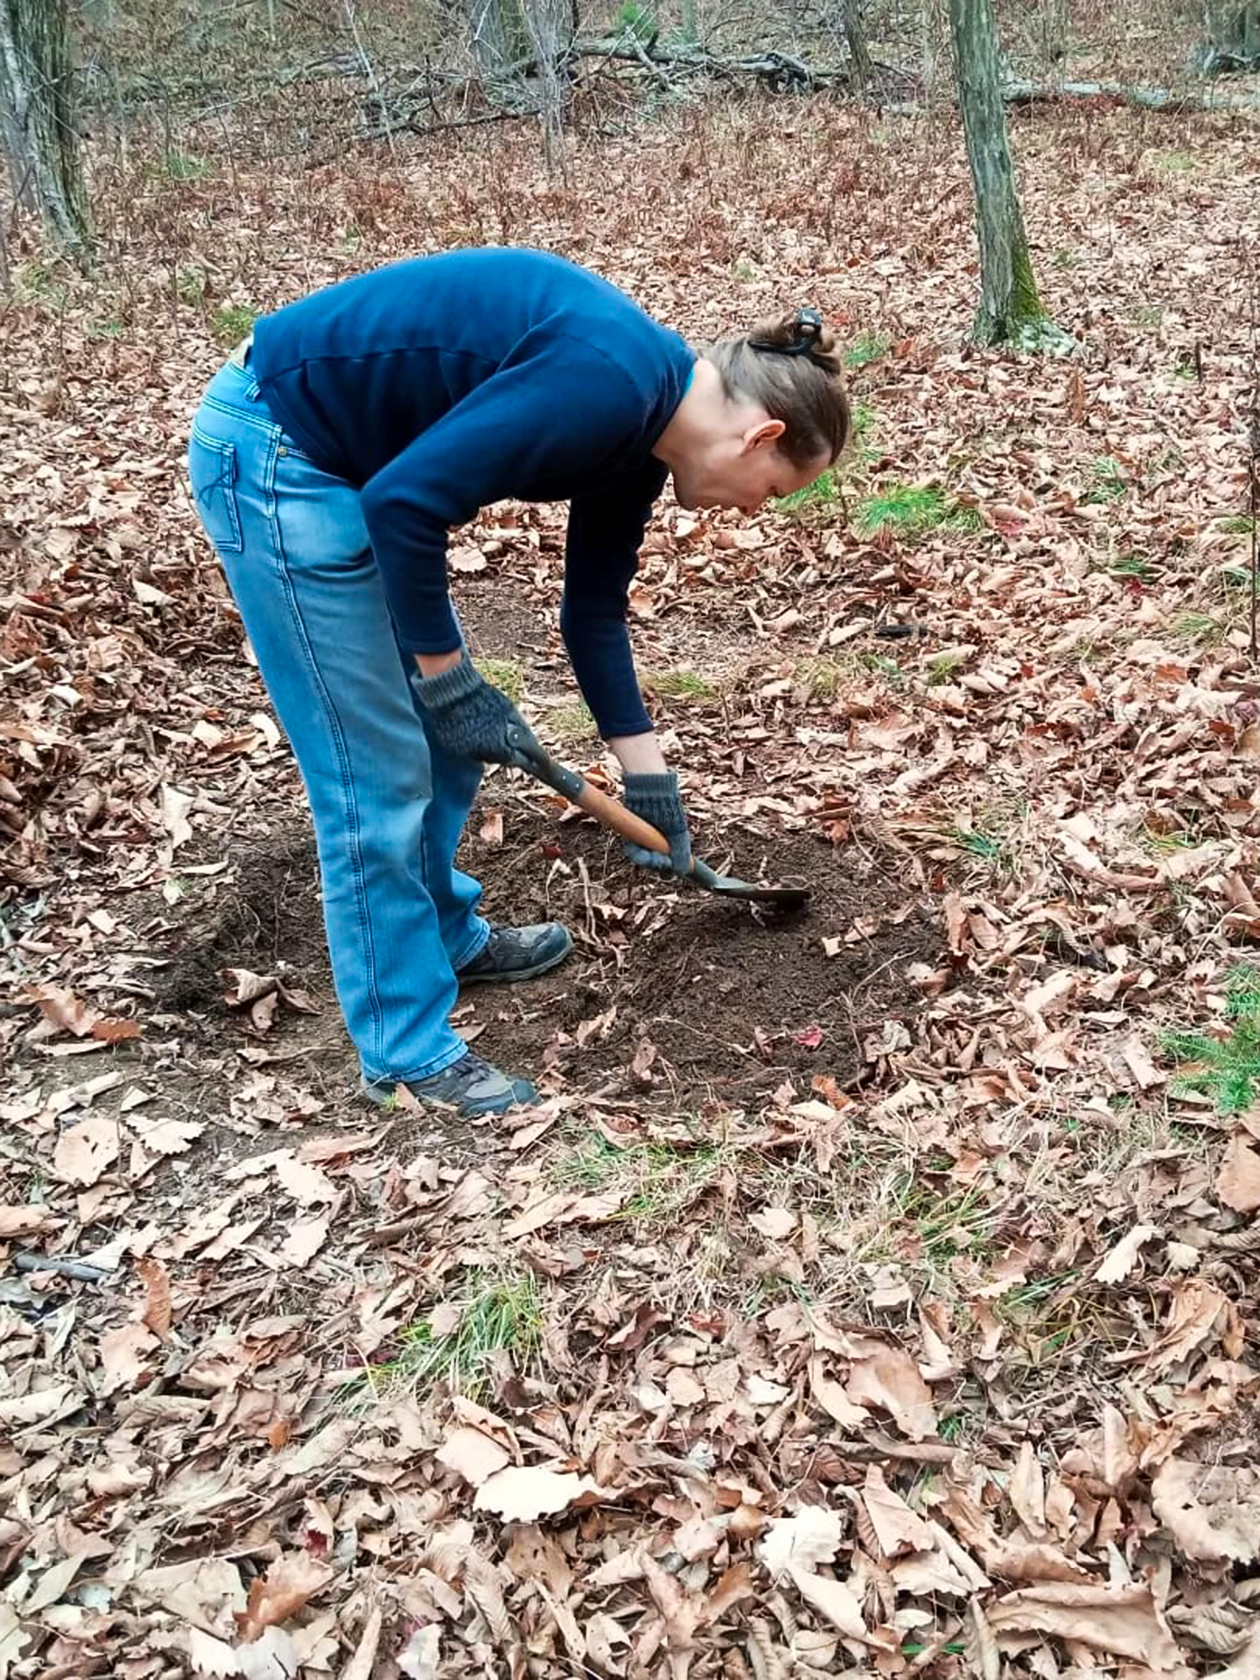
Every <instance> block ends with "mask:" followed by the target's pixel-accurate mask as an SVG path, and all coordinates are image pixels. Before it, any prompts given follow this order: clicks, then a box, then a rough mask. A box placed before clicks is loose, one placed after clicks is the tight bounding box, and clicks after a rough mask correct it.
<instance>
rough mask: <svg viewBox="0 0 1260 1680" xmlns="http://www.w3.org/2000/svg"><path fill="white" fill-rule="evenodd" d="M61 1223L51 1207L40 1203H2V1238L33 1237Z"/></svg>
mask: <svg viewBox="0 0 1260 1680" xmlns="http://www.w3.org/2000/svg"><path fill="white" fill-rule="evenodd" d="M60 1224H61V1220H59V1219H57V1218H56V1217H55V1216H54V1215H53V1212H52V1210H51V1209H50V1208H46V1207H44V1206H42V1205H41V1204H39V1203H30V1204H28V1205H27V1206H24V1207H19V1206H15V1205H14V1204H13V1203H11V1202H6V1203H3V1204H0V1240H3V1239H4V1238H5V1237H31V1236H34V1235H35V1233H36V1232H37V1231H48V1230H51V1229H53V1228H55V1227H56V1226H58V1225H60Z"/></svg>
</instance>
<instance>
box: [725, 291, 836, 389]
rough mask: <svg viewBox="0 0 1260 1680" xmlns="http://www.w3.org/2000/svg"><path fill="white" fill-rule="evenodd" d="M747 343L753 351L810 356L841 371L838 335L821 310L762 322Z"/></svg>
mask: <svg viewBox="0 0 1260 1680" xmlns="http://www.w3.org/2000/svg"><path fill="white" fill-rule="evenodd" d="M746 342H747V344H748V347H749V348H750V349H751V350H764V351H769V352H770V353H771V354H774V355H780V356H808V357H809V358H810V360H811V361H816V362H818V363H819V364H820V365H821V366H823V367H824V368H825V369H826V370H827V372H828V373H838V372H839V371H840V367H839V361H838V359H837V358H836V353H835V352H836V338H835V334H834V333H833V332H831V331H830V329H829V328H828V327H827V326H826V325H825V324H824V322H823V318H822V316H821V315H820V314H819V312H818V310H816V309H813V308H810V307H805V308H802V309H796V310H793V311H791V312H790V313H787V314H783V315H778V316H775V317H774V318H773V319H771V320H768V321H759V322H758V323H757V325H756V326H755V327H754V328H753V330H752V331H751V332H750V333H749V335H748V338H747V341H746Z"/></svg>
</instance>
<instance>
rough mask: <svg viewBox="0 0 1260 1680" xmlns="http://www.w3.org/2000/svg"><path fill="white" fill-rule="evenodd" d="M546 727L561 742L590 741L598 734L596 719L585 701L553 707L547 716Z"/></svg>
mask: <svg viewBox="0 0 1260 1680" xmlns="http://www.w3.org/2000/svg"><path fill="white" fill-rule="evenodd" d="M546 725H547V731H548V733H549V734H551V735H553V736H554V737H555V738H556V739H557V740H559V741H589V740H593V739H594V737H595V735H596V734H597V730H596V728H595V719H594V718H593V717H592V716H591V711H590V707H589V706H588V705H587V704H586V701H585V700H575V701H574V702H573V703H572V704H571V705H567V706H555V707H553V708H552V709H551V711H549V712H548V713H547V714H546Z"/></svg>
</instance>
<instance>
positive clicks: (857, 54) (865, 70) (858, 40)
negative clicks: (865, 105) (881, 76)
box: [841, 0, 875, 93]
mask: <svg viewBox="0 0 1260 1680" xmlns="http://www.w3.org/2000/svg"><path fill="white" fill-rule="evenodd" d="M841 22H842V23H843V25H844V38H845V40H846V42H847V43H848V47H849V57H850V58H851V59H852V60H853V81H854V84H855V86H856V87H857V89H858V91H859V92H860V93H865V92H866V90H867V88H869V87H870V85H871V83H872V81H873V80H874V79H875V67H874V65H873V64H872V63H871V50H870V48H869V47H868V46H867V44H866V25H865V24H864V23H863V22H862V5H861V0H841Z"/></svg>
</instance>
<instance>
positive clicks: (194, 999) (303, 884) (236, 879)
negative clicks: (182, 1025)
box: [153, 829, 332, 1010]
mask: <svg viewBox="0 0 1260 1680" xmlns="http://www.w3.org/2000/svg"><path fill="white" fill-rule="evenodd" d="M167 920H168V922H169V923H170V924H171V925H169V926H168V927H167V928H166V930H165V931H164V932H163V933H162V934H161V935H160V940H161V943H162V944H163V945H164V946H165V947H166V949H167V950H169V952H170V954H171V961H170V964H169V966H168V967H166V968H164V969H159V970H157V971H156V973H155V975H154V979H153V985H154V989H155V990H156V991H157V993H158V996H159V998H160V999H161V1002H162V1003H163V1005H164V1006H165V1007H166V1008H168V1009H176V1010H182V1009H188V1010H205V1009H213V1008H216V1007H218V1006H219V1005H220V1004H221V1003H222V999H223V981H222V979H221V976H220V971H221V970H222V969H225V968H250V969H253V970H254V971H255V972H257V973H260V974H271V973H275V972H276V971H277V970H278V969H282V970H283V972H284V973H286V974H289V975H292V976H293V977H294V981H295V984H296V983H300V982H301V981H302V980H304V979H307V978H310V979H312V980H313V981H315V982H317V983H319V984H320V985H321V988H322V987H327V988H329V989H331V984H332V977H331V975H330V973H329V969H328V954H327V949H326V947H325V944H324V923H323V912H322V910H321V908H320V901H319V868H318V864H317V862H316V856H315V840H314V836H313V835H312V834H311V832H310V830H309V829H308V830H306V831H305V832H303V831H302V830H301V829H297V830H296V831H293V830H285V831H283V832H281V833H280V834H278V835H276V836H275V837H274V838H273V839H271V840H269V841H268V842H266V843H265V844H263V845H260V846H256V847H254V848H252V849H251V850H249V851H242V852H241V853H240V854H239V856H236V857H234V858H233V867H232V873H231V874H230V876H228V877H226V878H225V879H223V880H221V881H220V880H217V879H216V878H215V877H213V876H211V877H208V878H206V886H205V887H204V889H203V890H202V891H201V892H199V893H198V894H196V895H195V896H194V897H192V898H190V899H188V900H186V901H184V903H183V904H181V905H178V906H177V907H176V909H175V911H174V912H169V911H168V912H167Z"/></svg>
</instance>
